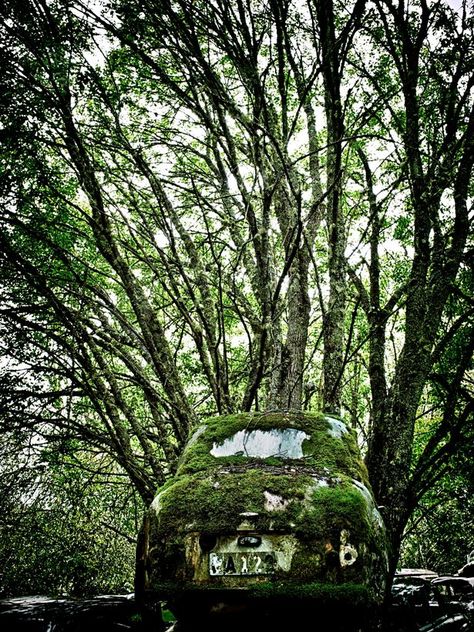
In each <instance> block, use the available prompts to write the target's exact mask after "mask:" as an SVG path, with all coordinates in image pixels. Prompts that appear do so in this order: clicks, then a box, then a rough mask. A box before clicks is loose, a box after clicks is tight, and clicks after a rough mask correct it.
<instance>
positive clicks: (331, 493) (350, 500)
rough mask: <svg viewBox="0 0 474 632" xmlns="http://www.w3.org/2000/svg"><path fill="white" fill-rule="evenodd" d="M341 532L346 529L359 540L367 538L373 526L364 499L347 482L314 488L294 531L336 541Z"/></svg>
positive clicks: (342, 481)
mask: <svg viewBox="0 0 474 632" xmlns="http://www.w3.org/2000/svg"><path fill="white" fill-rule="evenodd" d="M342 529H346V530H348V531H349V532H350V533H351V535H352V536H353V537H354V536H355V537H356V538H357V540H359V541H360V540H367V539H369V536H370V534H371V533H372V525H371V521H370V517H369V513H368V506H367V502H366V500H365V498H364V497H363V496H362V494H361V493H360V491H359V490H358V489H357V488H356V487H354V485H353V484H352V483H351V482H349V481H348V480H341V482H340V483H339V484H337V485H330V486H327V487H316V488H315V489H314V490H313V491H312V493H311V495H310V498H309V499H308V502H307V503H306V507H305V511H304V514H303V515H302V516H301V517H300V524H299V525H297V527H296V532H297V533H299V534H300V535H302V536H305V535H308V534H311V536H312V537H323V536H325V535H326V536H328V535H329V537H331V536H332V537H333V539H334V540H335V541H338V540H339V534H340V532H341V531H342Z"/></svg>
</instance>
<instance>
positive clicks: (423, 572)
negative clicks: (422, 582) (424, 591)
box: [395, 568, 438, 579]
mask: <svg viewBox="0 0 474 632" xmlns="http://www.w3.org/2000/svg"><path fill="white" fill-rule="evenodd" d="M397 577H399V578H403V577H407V578H408V577H420V578H427V579H428V578H435V577H438V573H436V572H435V571H431V570H429V569H427V568H401V569H400V570H398V571H397V572H396V573H395V578H397Z"/></svg>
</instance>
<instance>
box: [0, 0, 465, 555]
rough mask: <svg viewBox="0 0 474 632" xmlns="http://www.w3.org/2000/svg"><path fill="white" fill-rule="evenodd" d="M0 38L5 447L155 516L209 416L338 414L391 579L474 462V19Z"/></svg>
mask: <svg viewBox="0 0 474 632" xmlns="http://www.w3.org/2000/svg"><path fill="white" fill-rule="evenodd" d="M0 24H1V26H0V59H1V67H2V69H3V72H2V75H1V77H0V82H1V90H0V94H1V97H0V135H1V141H2V151H1V156H0V160H1V169H0V189H1V205H2V206H1V218H0V222H1V226H0V253H1V258H0V266H1V288H2V295H3V301H2V306H1V310H0V327H1V330H2V334H3V335H2V341H1V343H0V344H1V345H2V350H1V353H2V362H1V365H0V371H1V375H0V402H1V403H0V417H1V424H2V428H3V436H4V437H6V438H8V440H9V441H10V440H13V439H14V440H16V441H17V445H20V446H23V447H24V446H25V445H26V444H27V442H28V441H31V440H32V438H33V441H34V440H35V438H37V437H42V438H44V440H45V441H46V444H47V445H49V446H55V445H61V444H67V442H70V441H73V442H79V444H80V445H81V446H87V448H88V449H91V450H92V451H93V452H94V454H97V455H103V456H104V457H107V458H110V459H112V461H113V462H114V463H115V464H116V465H117V466H118V467H119V468H121V470H122V471H123V472H125V473H126V475H127V476H128V478H129V480H130V483H131V485H132V486H133V488H134V489H135V490H136V491H137V493H138V494H139V495H140V497H141V498H142V500H143V501H144V502H149V501H150V500H151V499H152V497H153V495H154V492H155V490H156V487H157V486H158V485H160V484H162V483H163V482H164V481H165V480H166V478H167V477H168V476H169V475H170V474H172V473H173V471H174V468H175V464H176V460H177V458H178V456H179V454H180V451H181V449H182V446H183V444H184V442H185V441H186V438H187V436H188V434H189V432H190V430H191V429H192V428H193V427H194V426H195V425H196V424H197V423H198V422H199V420H200V419H202V418H203V417H206V416H209V415H218V414H224V413H228V412H233V411H251V410H264V409H324V410H326V411H330V412H332V413H336V414H343V415H344V416H345V417H346V418H347V419H348V420H349V422H350V423H351V424H353V425H354V427H356V428H357V430H358V432H359V434H360V437H361V442H363V443H364V444H365V445H366V449H367V465H368V468H369V474H370V477H371V481H372V486H373V488H374V492H375V494H376V498H377V500H378V502H379V504H380V505H382V506H384V507H385V516H384V517H385V520H386V523H387V526H388V529H389V533H390V539H391V544H392V547H393V555H392V562H393V565H394V564H395V563H396V560H397V556H398V551H399V547H400V542H401V537H402V534H403V530H404V528H405V526H406V524H407V522H408V520H409V518H410V516H411V515H412V514H413V511H414V510H415V508H416V507H417V506H419V504H420V502H421V501H422V499H423V497H425V496H426V494H427V492H429V490H430V489H432V488H433V486H434V485H435V484H437V483H438V482H439V481H441V480H443V477H445V476H446V475H447V474H448V473H449V472H450V471H451V468H452V467H453V463H454V462H455V461H453V455H456V454H457V453H458V450H459V446H462V445H463V444H464V442H466V441H472V433H473V424H472V413H473V392H472V352H473V347H474V327H473V313H474V303H473V299H472V274H473V269H472V264H473V244H472V233H471V232H470V225H471V222H472V208H471V206H472V195H473V181H472V169H473V163H474V108H473V105H474V100H473V85H474V72H473V71H474V37H473V35H474V34H473V29H474V18H473V14H472V9H471V10H470V9H469V7H468V3H467V2H464V3H463V5H462V7H461V8H460V9H459V11H455V10H453V9H452V8H450V7H449V6H448V5H447V4H445V3H444V2H442V1H441V0H435V1H433V2H429V3H428V2H427V1H426V0H408V1H407V0H399V1H397V2H396V1H395V0H373V1H371V2H368V1H366V0H355V1H352V2H349V3H347V2H339V1H333V0H300V1H299V2H296V1H294V0H265V1H260V0H259V1H256V0H255V1H254V0H230V1H229V0H211V1H209V0H173V1H169V0H166V1H165V0H159V1H156V0H140V1H138V0H127V1H126V2H125V1H120V0H103V2H102V3H89V2H87V0H26V1H25V0H22V1H20V0H5V2H4V3H3V4H2V7H1V8H0ZM5 440H6V439H5ZM25 442H26V443H25ZM444 480H445V479H444Z"/></svg>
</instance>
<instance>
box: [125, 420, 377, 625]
mask: <svg viewBox="0 0 474 632" xmlns="http://www.w3.org/2000/svg"><path fill="white" fill-rule="evenodd" d="M386 575H387V553H386V537H385V530H384V525H383V521H382V518H381V516H380V514H379V512H378V510H377V507H376V506H375V504H374V500H373V496H372V493H371V490H370V486H369V482H368V478H367V471H366V468H365V466H364V464H363V462H362V460H361V457H360V453H359V450H358V447H357V442H356V438H355V435H354V433H353V431H352V430H349V429H348V428H347V427H346V425H345V424H344V423H343V422H342V421H341V420H340V419H337V418H334V417H330V416H324V415H317V414H306V413H299V414H298V413H266V414H264V413H255V414H241V415H234V416H228V417H219V418H215V419H211V420H209V421H207V422H206V423H204V424H202V425H201V426H200V427H199V428H198V429H197V430H196V431H195V432H194V434H193V435H192V436H191V438H190V440H189V441H188V444H187V446H186V448H185V450H184V452H183V455H182V458H181V460H180V464H179V467H178V470H177V474H176V476H175V477H174V478H173V479H172V480H170V481H169V482H168V483H167V484H166V485H164V486H163V487H162V488H161V489H160V490H159V492H158V494H157V496H156V498H155V500H154V502H153V503H152V505H151V507H150V509H149V511H148V512H147V514H146V516H145V520H144V524H143V529H142V532H141V535H140V538H139V545H138V550H137V574H136V591H137V596H138V597H139V598H140V599H142V600H143V601H145V602H148V603H152V602H153V601H155V602H157V601H160V600H161V601H166V602H167V603H168V607H169V608H170V609H171V610H172V611H173V612H174V613H175V614H176V615H177V617H178V618H180V619H186V617H188V616H191V617H193V618H195V617H197V616H202V617H206V616H208V615H212V614H213V613H217V612H220V611H232V609H238V608H240V607H245V608H252V607H253V608H256V609H258V610H259V611H262V609H263V610H265V609H271V610H274V609H275V607H276V606H281V607H285V608H287V607H288V604H289V603H290V602H297V603H298V604H300V605H302V604H308V603H311V604H312V607H313V608H314V606H315V605H317V607H318V608H331V609H332V610H333V611H334V612H336V613H337V612H342V611H344V612H345V613H346V614H347V613H349V614H350V616H351V617H352V616H353V614H354V612H355V611H361V612H362V611H364V610H367V609H368V608H371V607H372V606H374V605H377V604H379V603H380V602H381V601H382V598H383V596H384V592H385V587H386ZM341 604H344V608H339V607H338V606H339V605H341Z"/></svg>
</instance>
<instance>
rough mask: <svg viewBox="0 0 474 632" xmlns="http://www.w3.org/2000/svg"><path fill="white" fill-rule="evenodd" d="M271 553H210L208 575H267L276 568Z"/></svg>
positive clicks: (273, 556) (274, 559)
mask: <svg viewBox="0 0 474 632" xmlns="http://www.w3.org/2000/svg"><path fill="white" fill-rule="evenodd" d="M276 565H277V562H276V558H275V555H274V554H273V553H269V552H268V551H262V552H261V553H257V552H252V553H247V552H243V553H223V552H219V553H210V554H209V574H210V575H268V574H270V573H274V572H275V569H276Z"/></svg>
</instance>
